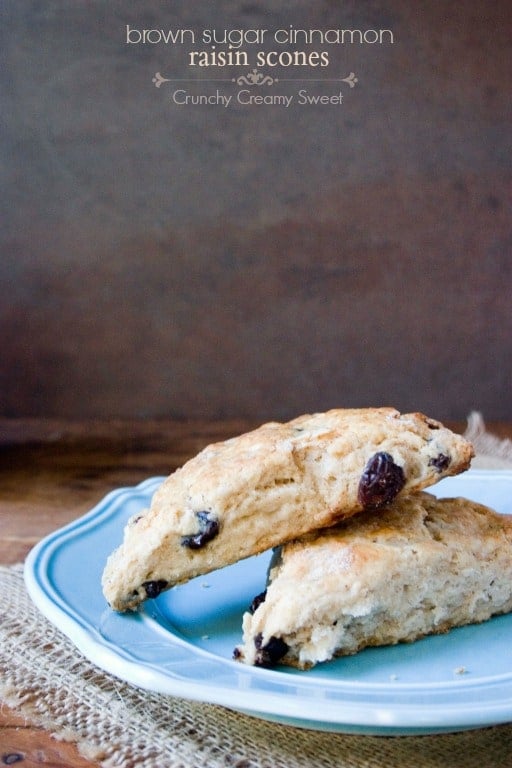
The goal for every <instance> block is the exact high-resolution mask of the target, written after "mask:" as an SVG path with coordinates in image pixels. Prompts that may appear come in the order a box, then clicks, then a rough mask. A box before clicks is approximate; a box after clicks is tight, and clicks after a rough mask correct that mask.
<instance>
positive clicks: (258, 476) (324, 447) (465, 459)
mask: <svg viewBox="0 0 512 768" xmlns="http://www.w3.org/2000/svg"><path fill="white" fill-rule="evenodd" d="M472 455H473V454H472V447H471V445H470V444H469V443H468V442H467V441H466V440H464V439H463V438H462V437H461V436H459V435H456V434H454V433H453V432H451V431H450V430H449V429H447V428H445V427H444V426H443V425H442V424H440V423H439V422H437V421H434V420H432V419H428V418H427V417H426V416H423V415H422V414H417V413H413V414H404V415H402V414H400V413H399V412H398V411H396V410H395V409H393V408H368V409H346V410H343V409H337V410H331V411H328V412H326V413H320V414H315V415H307V416H301V417H299V418H297V419H294V420H293V421H290V422H288V423H284V424H281V423H268V424H264V425H263V426H261V427H259V428H258V429H256V430H254V431H252V432H248V433H245V434H243V435H240V436H238V437H235V438H232V439H230V440H227V441H225V442H220V443H216V444H213V445H210V446H208V447H207V448H205V449H204V450H203V451H202V452H201V453H199V454H198V455H197V456H196V457H195V458H193V459H191V460H190V461H188V462H187V463H186V464H185V465H184V466H183V467H181V468H180V469H178V470H177V471H176V472H174V473H173V474H172V475H171V476H170V477H168V478H167V480H166V481H165V482H164V483H163V484H162V486H161V487H160V488H159V489H158V490H157V491H156V493H155V495H154V497H153V499H152V502H151V505H150V509H149V510H148V511H145V512H144V513H142V514H139V515H136V516H134V517H133V518H132V519H131V520H130V521H129V522H128V524H127V526H126V528H125V532H124V540H123V543H122V544H121V546H120V547H119V548H118V549H117V550H116V551H115V552H114V553H113V554H112V555H111V556H110V558H109V560H108V562H107V565H106V567H105V571H104V574H103V591H104V594H105V597H106V599H107V600H108V602H109V603H110V605H111V606H112V607H113V608H114V609H115V610H119V611H124V610H127V609H134V608H136V607H137V605H138V604H139V603H140V602H141V601H142V600H144V599H145V598H146V597H155V596H156V595H158V594H159V593H160V592H161V591H162V590H163V589H167V588H168V587H171V586H173V585H174V584H177V583H180V582H184V581H187V580H188V579H191V578H193V577H194V576H198V575H199V574H204V573H207V572H209V571H212V570H214V569H216V568H221V567H223V566H225V565H229V564H231V563H234V562H236V561H238V560H240V559H242V558H245V557H248V556H249V555H254V554H257V553H259V552H263V551H264V550H266V549H269V548H271V547H273V546H276V545H278V544H281V543H283V542H286V541H289V540H291V539H295V538H297V537H298V536H300V535H302V534H303V533H306V532H308V531H312V530H317V529H318V528H322V527H325V526H329V525H333V524H334V523H336V522H337V521H339V520H341V519H343V518H346V517H348V516H350V515H353V514H355V513H357V512H360V511H361V510H363V509H378V508H379V507H381V506H382V505H385V504H386V503H388V502H389V501H391V500H392V499H393V498H394V497H395V496H396V495H397V494H398V493H400V492H402V491H405V492H411V491H414V490H419V489H421V488H424V487H426V486H428V485H430V484H432V483H434V482H436V481H437V480H439V479H440V478H441V477H443V476H445V475H451V474H456V473H458V472H461V471H462V470H464V469H466V468H467V467H468V465H469V463H470V460H471V457H472Z"/></svg>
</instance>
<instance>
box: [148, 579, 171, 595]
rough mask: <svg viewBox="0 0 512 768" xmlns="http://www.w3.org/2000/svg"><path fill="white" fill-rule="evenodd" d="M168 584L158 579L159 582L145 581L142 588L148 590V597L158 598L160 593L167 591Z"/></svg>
mask: <svg viewBox="0 0 512 768" xmlns="http://www.w3.org/2000/svg"><path fill="white" fill-rule="evenodd" d="M167 584H168V582H167V581H164V579H158V580H157V581H144V582H143V583H142V586H143V587H144V589H145V590H146V597H158V595H159V594H160V592H163V591H164V589H166V587H167Z"/></svg>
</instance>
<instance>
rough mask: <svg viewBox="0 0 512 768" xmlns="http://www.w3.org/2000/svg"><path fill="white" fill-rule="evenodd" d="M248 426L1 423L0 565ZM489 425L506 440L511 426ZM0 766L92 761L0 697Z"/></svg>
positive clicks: (61, 767)
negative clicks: (125, 489) (121, 491)
mask: <svg viewBox="0 0 512 768" xmlns="http://www.w3.org/2000/svg"><path fill="white" fill-rule="evenodd" d="M252 426H255V425H254V424H253V423H250V422H248V421H242V420H231V421H226V422H197V421H194V422H167V421H143V422H126V421H110V422H105V421H102V422H87V423H69V422H61V421H38V420H7V421H0V534H1V536H0V563H1V564H10V563H17V562H21V561H22V560H23V559H24V558H25V556H26V554H27V553H28V551H29V550H30V549H31V547H32V546H33V545H34V544H35V543H36V542H37V541H39V540H40V539H41V538H42V537H43V536H45V535H46V534H47V533H50V532H51V531H52V530H55V529H57V528H59V527H60V526H62V525H65V524H66V523H68V522H70V521H71V520H73V519H75V518H76V517H78V516H80V515H82V514H83V513H85V512H87V511H88V510H89V509H91V507H92V506H94V504H96V503H97V502H98V501H100V499H102V498H103V496H104V495H105V494H106V493H108V492H109V491H111V490H114V489H115V488H119V487H122V486H130V485H134V484H136V483H138V482H140V481H142V480H145V479H146V478H148V477H152V476H155V475H167V474H169V473H170V472H171V471H173V470H174V469H175V468H176V467H178V466H180V465H181V464H183V463H184V462H185V461H186V460H187V459H188V458H190V457H191V456H193V455H194V454H195V453H197V452H198V451H199V450H200V449H201V448H203V447H204V446H205V445H207V444H208V443H210V442H213V441H216V440H221V439H224V438H226V437H230V436H232V435H235V434H238V433H240V432H242V431H245V430H246V429H249V428H251V427H252ZM449 426H451V427H452V428H453V429H455V430H457V431H462V430H463V428H464V424H460V423H449ZM487 426H488V429H489V430H491V431H493V432H494V433H495V434H497V435H499V436H501V437H510V438H512V424H502V423H498V424H496V423H493V424H488V425H487ZM0 765H20V766H25V767H26V768H29V767H31V766H41V765H43V766H52V768H86V766H94V765H96V764H95V763H91V762H90V761H88V760H86V759H84V758H83V757H81V756H80V754H79V753H78V750H77V748H76V746H75V745H73V744H68V743H65V742H61V741H57V740H56V739H54V738H52V736H51V734H49V733H47V732H45V731H44V730H43V729H41V728H37V727H34V726H33V725H31V724H30V723H27V722H26V721H25V720H24V719H23V718H21V717H20V716H19V715H18V714H17V713H15V712H13V711H12V710H10V709H8V708H7V707H5V706H4V705H2V704H1V702H0Z"/></svg>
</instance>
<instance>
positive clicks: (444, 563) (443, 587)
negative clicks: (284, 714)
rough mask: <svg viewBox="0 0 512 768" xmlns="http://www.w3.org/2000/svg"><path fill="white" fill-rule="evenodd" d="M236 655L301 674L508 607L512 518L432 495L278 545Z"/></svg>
mask: <svg viewBox="0 0 512 768" xmlns="http://www.w3.org/2000/svg"><path fill="white" fill-rule="evenodd" d="M252 609H253V613H251V611H248V612H247V613H245V614H244V619H243V628H244V640H243V645H242V646H240V647H239V648H237V649H236V650H235V658H238V659H240V660H241V661H244V662H245V663H247V664H254V665H256V666H272V665H274V664H276V663H280V664H288V665H291V666H295V667H299V668H308V667H311V666H313V665H314V664H316V663H318V662H322V661H326V660H328V659H331V658H332V657H334V656H343V655H348V654H353V653H356V652H357V651H359V650H361V649H362V648H365V647H367V646H376V645H389V644H395V643H398V642H406V641H407V642H408V641H413V640H416V639H418V638H420V637H423V636H425V635H429V634H434V633H440V632H445V631H447V630H448V629H450V628H452V627H456V626H461V625H463V624H470V623H477V622H481V621H485V620H487V619H489V618H490V617H491V616H493V615H494V614H498V613H507V612H509V611H510V610H512V516H505V515H500V514H498V513H497V512H494V511H492V510H490V509H488V508H487V507H484V506H482V505H480V504H477V503H475V502H472V501H468V500H466V499H462V498H456V499H441V500H438V499H436V498H435V497H434V496H432V495H431V494H430V493H417V494H413V495H411V496H409V497H407V496H406V497H401V498H400V499H396V500H395V501H394V502H393V503H392V504H390V505H389V506H388V507H387V508H386V509H385V510H383V511H382V512H381V513H380V514H379V515H374V514H371V513H363V514H362V515H358V516H357V517H354V518H352V519H351V520H347V521H345V522H344V523H341V524H339V525H338V526H335V527H333V528H329V529H328V530H325V531H320V532H317V533H312V534H308V535H307V536H304V537H303V538H302V539H300V540H298V541H296V542H292V543H289V544H285V545H284V546H283V547H281V548H280V549H279V550H277V552H276V553H275V556H274V561H273V562H272V563H271V567H270V572H269V585H268V588H267V590H266V593H263V594H262V595H259V596H258V598H256V599H255V601H254V602H253V606H252Z"/></svg>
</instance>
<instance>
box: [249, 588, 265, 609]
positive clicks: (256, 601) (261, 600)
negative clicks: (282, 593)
mask: <svg viewBox="0 0 512 768" xmlns="http://www.w3.org/2000/svg"><path fill="white" fill-rule="evenodd" d="M266 596H267V590H265V591H264V592H260V594H259V595H256V597H255V598H254V600H253V601H252V603H251V604H250V606H249V613H254V612H255V611H256V610H257V609H258V608H259V606H260V605H261V604H262V603H264V602H265V598H266Z"/></svg>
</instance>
